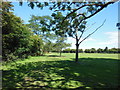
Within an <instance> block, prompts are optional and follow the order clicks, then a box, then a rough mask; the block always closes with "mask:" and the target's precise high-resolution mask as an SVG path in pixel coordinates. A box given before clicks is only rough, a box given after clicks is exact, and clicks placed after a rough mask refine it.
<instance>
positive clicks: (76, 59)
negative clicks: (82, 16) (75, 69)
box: [75, 39, 79, 62]
mask: <svg viewBox="0 0 120 90" xmlns="http://www.w3.org/2000/svg"><path fill="white" fill-rule="evenodd" d="M78 50H79V44H78V39H76V58H75V62H78Z"/></svg>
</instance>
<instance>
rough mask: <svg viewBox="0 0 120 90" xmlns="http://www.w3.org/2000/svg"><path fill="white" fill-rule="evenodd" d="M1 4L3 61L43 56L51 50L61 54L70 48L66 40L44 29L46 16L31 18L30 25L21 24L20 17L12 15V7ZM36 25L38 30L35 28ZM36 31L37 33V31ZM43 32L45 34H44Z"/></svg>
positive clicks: (7, 4)
mask: <svg viewBox="0 0 120 90" xmlns="http://www.w3.org/2000/svg"><path fill="white" fill-rule="evenodd" d="M2 3H3V4H2V10H1V11H0V12H2V18H1V19H2V58H3V60H4V61H9V60H16V59H18V58H27V57H28V56H38V55H43V54H44V53H46V52H50V51H51V50H57V51H59V52H61V51H62V49H63V48H66V47H67V46H70V44H67V43H65V40H66V38H64V37H58V36H57V35H55V34H52V33H50V32H49V30H50V29H49V28H48V29H46V28H47V25H45V22H46V21H44V20H49V17H48V16H43V17H35V16H32V17H31V20H30V21H29V22H30V24H23V21H22V20H21V19H20V17H17V16H15V15H14V14H13V12H12V10H13V9H12V7H13V5H12V4H11V3H10V2H2ZM34 18H37V20H39V22H40V23H39V24H41V26H40V25H38V24H36V23H35V24H34V23H33V22H34V21H35V19H34ZM46 18H47V19H46ZM47 23H48V22H47ZM36 25H38V26H40V28H39V27H38V28H37V26H36ZM35 28H36V29H35ZM38 29H39V31H37V30H38ZM40 30H41V31H40ZM47 30H48V31H47ZM44 31H46V32H45V33H44ZM38 33H42V34H38ZM53 41H54V43H53Z"/></svg>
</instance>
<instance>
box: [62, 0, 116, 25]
mask: <svg viewBox="0 0 120 90" xmlns="http://www.w3.org/2000/svg"><path fill="white" fill-rule="evenodd" d="M112 1H114V0H112ZM116 1H118V0H115V2H116ZM112 3H114V2H108V3H106V4H104V5H103V4H95V3H94V4H86V5H82V6H81V7H79V8H77V9H75V10H73V11H72V12H71V13H69V14H68V15H66V17H65V18H64V19H63V21H62V23H63V22H64V20H65V19H67V18H68V17H69V16H70V15H71V14H72V13H74V12H76V11H77V10H79V9H81V8H83V7H85V6H93V5H98V6H101V8H100V9H98V10H97V11H96V12H95V13H93V14H91V15H89V16H85V15H84V14H78V15H77V17H78V16H80V15H82V16H83V17H84V19H83V20H86V19H88V18H90V17H92V16H94V15H95V14H97V13H98V12H100V11H101V10H102V9H104V8H105V7H107V6H108V5H109V4H112Z"/></svg>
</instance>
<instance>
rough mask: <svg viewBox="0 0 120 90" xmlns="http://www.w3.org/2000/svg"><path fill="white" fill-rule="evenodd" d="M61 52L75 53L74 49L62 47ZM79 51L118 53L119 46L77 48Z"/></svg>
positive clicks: (119, 50) (119, 51)
mask: <svg viewBox="0 0 120 90" xmlns="http://www.w3.org/2000/svg"><path fill="white" fill-rule="evenodd" d="M62 52H63V53H75V52H76V49H70V48H68V49H64V50H63V51H62ZM78 52H79V53H120V48H111V49H108V47H106V48H105V49H101V48H99V49H95V48H91V49H85V50H83V49H79V50H78Z"/></svg>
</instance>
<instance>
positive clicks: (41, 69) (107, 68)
mask: <svg viewBox="0 0 120 90" xmlns="http://www.w3.org/2000/svg"><path fill="white" fill-rule="evenodd" d="M58 55H59V54H57V53H50V54H47V55H45V56H39V57H30V58H29V59H25V60H18V61H17V62H11V63H6V64H3V67H2V70H3V83H2V84H3V89H6V88H41V89H45V90H48V89H50V90H51V89H52V90H53V89H55V90H56V89H57V90H58V89H82V90H83V89H89V90H91V89H94V88H116V87H118V86H119V83H118V79H119V78H118V76H119V73H118V64H120V61H119V60H118V54H90V53H89V54H86V53H81V54H79V55H80V58H79V63H75V62H74V58H75V54H74V53H71V54H70V53H64V54H62V57H59V56H58Z"/></svg>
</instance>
